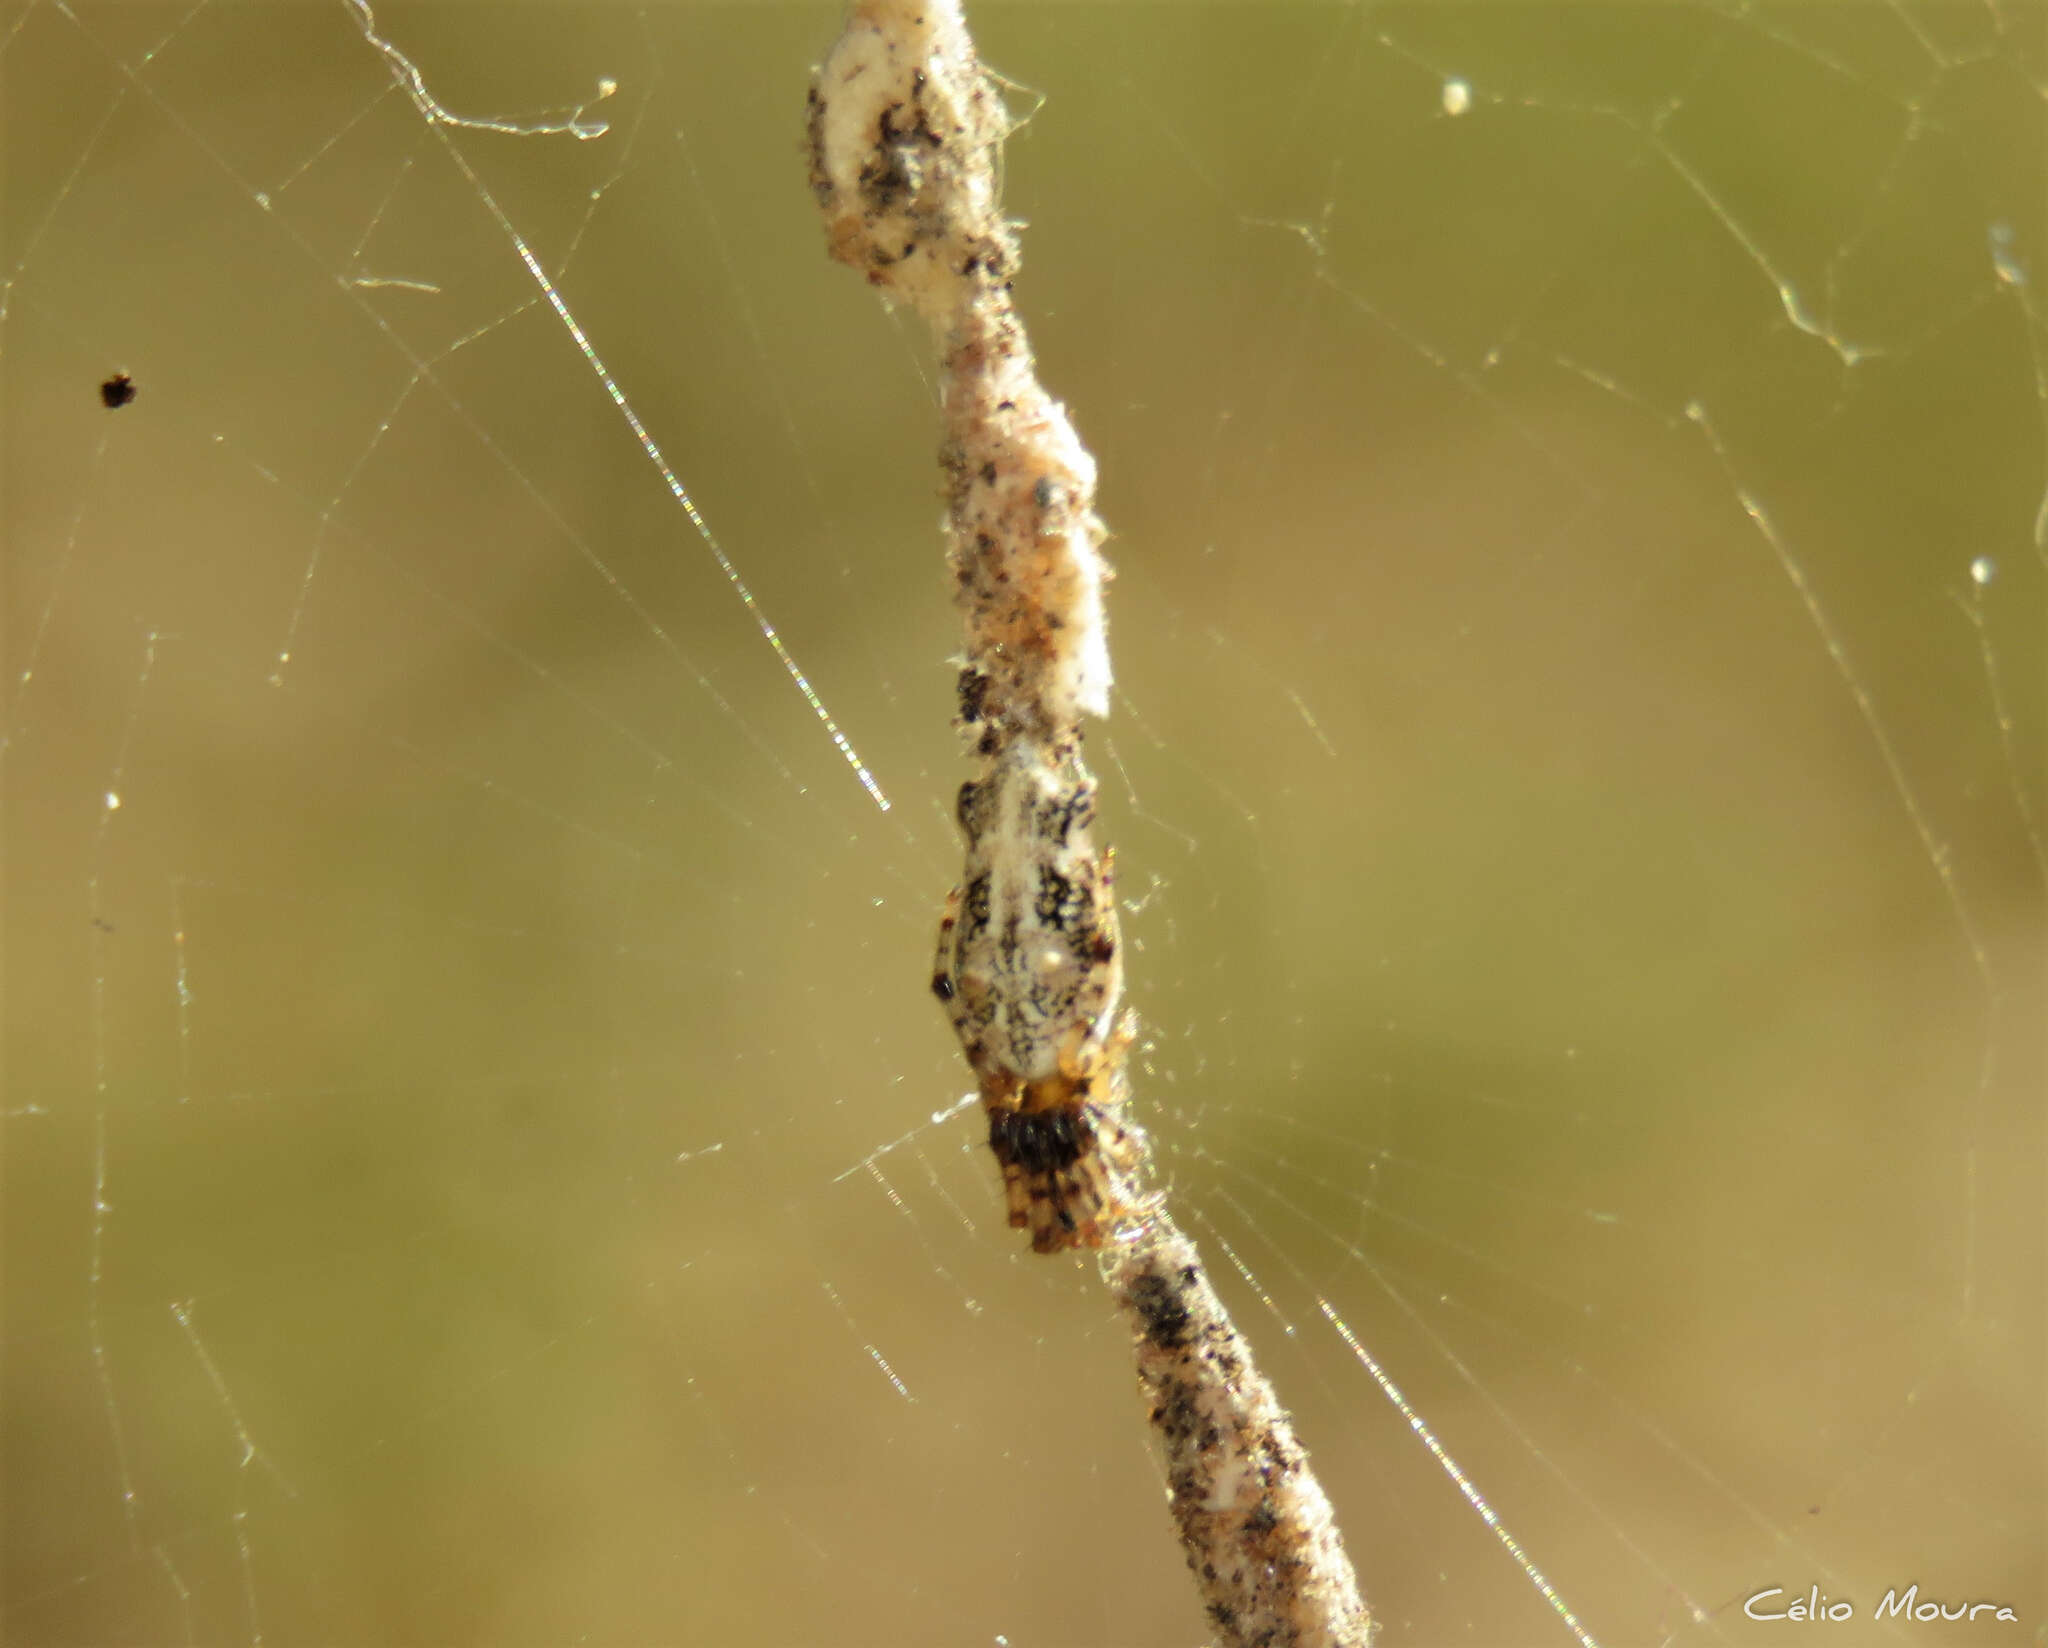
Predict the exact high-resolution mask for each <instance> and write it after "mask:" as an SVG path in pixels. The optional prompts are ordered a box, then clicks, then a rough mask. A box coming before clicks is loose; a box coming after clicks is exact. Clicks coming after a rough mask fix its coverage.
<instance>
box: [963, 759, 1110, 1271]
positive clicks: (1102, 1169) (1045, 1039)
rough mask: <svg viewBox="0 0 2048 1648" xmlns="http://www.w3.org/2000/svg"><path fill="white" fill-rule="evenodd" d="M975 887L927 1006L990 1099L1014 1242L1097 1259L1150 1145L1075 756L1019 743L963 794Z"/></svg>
mask: <svg viewBox="0 0 2048 1648" xmlns="http://www.w3.org/2000/svg"><path fill="white" fill-rule="evenodd" d="M958 811H959V819H960V828H961V833H962V834H963V835H964V836H965V837H966V839H967V875H966V880H965V881H964V882H963V883H962V884H961V885H960V886H959V887H957V888H955V889H954V890H953V892H952V894H951V895H950V896H949V897H948V899H947V900H946V912H945V915H944V916H943V917H941V919H940V921H939V939H938V953H937V956H936V957H935V958H934V961H933V964H932V992H933V994H934V995H936V996H937V997H938V998H939V1001H940V1002H941V1004H942V1005H943V1006H944V1007H945V1009H946V1013H947V1016H948V1017H949V1018H950V1019H951V1020H952V1023H953V1031H954V1034H956V1035H957V1036H959V1038H960V1045H961V1047H962V1049H963V1050H964V1051H965V1052H966V1054H967V1062H968V1063H969V1064H970V1065H971V1066H972V1067H973V1069H974V1073H975V1076H976V1078H977V1079H978V1080H979V1082H980V1084H981V1102H982V1108H983V1109H984V1110H985V1111H986V1112H987V1114H988V1124H989V1129H988V1142H989V1148H990V1150H992V1151H993V1152H994V1153H995V1158H996V1162H997V1165H998V1166H999V1167H1000V1168H1001V1169H1002V1174H1003V1196H1004V1201H1005V1203H1006V1204H1007V1207H1008V1212H1009V1221H1010V1225H1011V1227H1012V1228H1013V1229H1018V1230H1029V1231H1030V1232H1031V1246H1032V1249H1033V1250H1034V1251H1035V1252H1039V1253H1057V1252H1059V1251H1061V1250H1062V1249H1064V1248H1069V1247H1100V1246H1101V1245H1102V1244H1103V1242H1104V1241H1105V1240H1107V1239H1108V1238H1109V1236H1110V1234H1111V1232H1112V1230H1113V1229H1114V1227H1115V1226H1116V1224H1117V1223H1118V1222H1119V1221H1120V1220H1121V1219H1123V1218H1124V1217H1126V1216H1127V1215H1129V1214H1131V1213H1132V1212H1134V1211H1136V1209H1134V1208H1133V1207H1131V1206H1129V1205H1127V1204H1126V1202H1125V1200H1124V1198H1123V1196H1122V1193H1121V1191H1120V1188H1119V1187H1120V1186H1121V1185H1122V1184H1123V1183H1125V1182H1126V1181H1127V1180H1128V1177H1129V1175H1130V1173H1131V1171H1132V1170H1133V1169H1134V1168H1135V1167H1136V1165H1137V1163H1138V1162H1139V1160H1140V1159H1141V1157H1142V1154H1143V1134H1142V1133H1141V1132H1140V1131H1139V1130H1138V1129H1137V1128H1136V1127H1134V1126H1132V1125H1130V1124H1129V1123H1126V1122H1124V1121H1122V1120H1121V1119H1120V1112H1121V1110H1122V1098H1123V1088H1122V1081H1123V1058H1124V1054H1125V1052H1126V1050H1127V1049H1128V1048H1129V1046H1130V1043H1131V1040H1132V1037H1133V1035H1134V1033H1135V1032H1134V1030H1133V1028H1132V1024H1131V1020H1130V1018H1129V1016H1128V1015H1126V1016H1125V1017H1124V1019H1123V1020H1122V1022H1121V1023H1119V1021H1118V1017H1117V998H1118V997H1119V995H1120V994H1121V993H1122V989H1123V962H1122V956H1121V954H1120V950H1119V944H1118V937H1117V923H1116V900H1115V894H1114V880H1115V868H1114V861H1113V857H1112V855H1111V854H1110V853H1109V852H1108V851H1107V850H1106V849H1104V850H1100V851H1098V850H1097V848H1096V846H1095V843H1094V837H1093V832H1092V826H1093V824H1094V820H1095V782H1094V780H1093V779H1091V778H1089V777H1088V775H1087V773H1086V772H1085V771H1083V770H1082V768H1081V765H1080V761H1079V759H1078V756H1077V755H1076V753H1075V752H1074V750H1073V748H1072V746H1071V745H1056V746H1053V747H1051V748H1047V747H1045V746H1043V745H1041V744H1040V743H1038V742H1037V741H1035V740H1032V739H1029V738H1024V737H1016V738H1014V739H1012V740H1011V741H1010V742H1009V743H1008V744H1007V745H1006V746H1005V747H1003V748H1001V749H999V750H997V751H996V752H995V753H994V754H993V756H992V758H991V760H990V763H989V767H988V771H987V773H986V775H985V776H984V777H982V778H980V779H978V780H975V781H973V782H970V783H967V784H963V785H962V786H961V787H960V801H959V809H958Z"/></svg>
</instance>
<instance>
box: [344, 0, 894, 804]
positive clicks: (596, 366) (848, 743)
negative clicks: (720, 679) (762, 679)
mask: <svg viewBox="0 0 2048 1648" xmlns="http://www.w3.org/2000/svg"><path fill="white" fill-rule="evenodd" d="M350 3H351V5H352V6H353V7H354V9H355V12H356V15H357V16H358V17H359V18H360V19H361V22H362V29H363V37H364V39H365V40H367V41H368V42H369V44H370V45H371V46H373V47H375V48H376V50H377V51H378V52H379V53H380V54H381V55H382V56H383V58H384V60H385V61H386V62H387V63H389V64H390V65H391V69H392V73H393V74H394V76H395V77H396V78H397V81H398V83H399V85H400V86H401V87H402V88H403V90H404V91H405V94H406V96H408V97H409V98H411V99H412V101H413V105H414V106H415V107H416V108H417V109H418V110H419V111H420V113H421V114H422V115H424V116H425V117H426V118H427V119H428V120H429V121H430V122H432V123H433V124H435V125H441V126H482V127H484V128H485V129H488V130H531V131H533V132H535V133H542V132H567V133H569V134H570V135H573V136H575V137H578V138H589V137H595V136H597V135H599V134H600V133H601V132H603V131H604V130H605V128H604V126H603V125H602V124H597V125H587V124H584V123H583V122H582V121H581V120H580V119H576V120H571V121H570V122H568V123H566V124H556V125H549V126H541V127H533V128H513V127H508V126H505V125H503V124H501V123H492V122H478V121H472V120H465V119H461V118H459V117H458V116H455V115H452V114H450V113H449V112H448V111H447V110H446V109H444V108H443V107H442V106H441V104H440V103H439V102H437V101H436V100H435V98H434V97H433V95H432V94H431V93H430V92H428V90H427V85H426V81H425V80H424V79H423V78H422V77H421V75H420V71H419V70H418V69H417V68H415V67H414V66H413V63H412V60H411V59H410V58H409V57H407V56H406V55H405V53H403V52H402V51H400V50H399V49H398V48H397V47H396V46H394V45H393V44H392V43H391V42H390V41H388V40H386V39H385V38H384V37H383V36H382V35H380V34H378V33H377V22H376V17H375V14H374V13H373V12H372V11H371V10H370V7H369V5H368V3H367V0H350ZM600 95H601V96H609V95H610V89H609V83H606V84H605V85H603V86H601V87H600ZM579 114H580V111H579ZM449 157H450V158H451V159H452V160H453V161H454V162H455V164H456V165H457V166H458V167H460V168H461V169H462V173H463V175H464V176H465V177H466V178H468V180H469V182H470V185H471V186H472V187H473V188H474V189H475V190H476V192H477V198H478V199H479V200H481V201H482V202H483V204H484V206H485V208H486V209H487V210H488V211H489V212H490V214H491V216H492V217H493V218H495V219H496V220H497V224H498V227H499V228H500V229H502V230H503V231H504V232H505V234H506V236H507V237H508V238H509V239H510V240H511V242H512V245H513V247H514V249H515V250H517V252H518V253H519V260H520V262H522V263H524V264H525V265H526V272H527V273H528V274H530V275H531V276H532V277H533V280H534V284H535V285H536V286H538V287H539V288H540V290H541V295H542V296H543V297H545V298H546V299H547V300H548V307H549V308H551V309H553V310H554V312H555V316H556V318H557V319H559V320H560V321H561V323H562V325H563V326H565V327H566V328H567V329H568V332H569V336H570V337H572V338H574V339H575V340H576V347H577V348H578V349H580V350H581V351H582V352H583V358H584V359H585V360H586V361H588V362H589V363H590V369H591V370H592V371H593V372H595V373H596V374H597V379H598V382H600V383H601V384H603V385H604V389H605V393H606V394H607V395H609V396H611V398H612V404H613V405H614V406H616V407H617V408H618V409H619V412H620V414H621V415H622V416H623V417H624V418H625V420H626V425H627V427H628V428H630V429H631V430H632V431H633V438H634V439H635V440H637V441H638V442H639V443H640V450H641V451H642V452H645V453H646V454H647V458H648V461H649V462H650V463H652V464H653V465H654V467H655V468H656V469H657V470H658V471H659V472H660V474H661V478H662V480H663V481H664V482H666V483H667V485H668V490H669V495H670V496H671V497H673V498H674V499H675V501H676V502H677V503H679V504H681V505H682V506H683V513H684V514H685V515H687V516H689V518H690V525H692V526H693V527H695V528H696V529H697V536H698V537H699V538H701V539H703V540H704V547H705V548H707V549H708V550H710V551H711V554H712V557H713V559H715V560H716V561H717V562H718V570H719V571H720V572H722V573H724V574H725V581H726V582H727V583H728V584H730V585H731V586H732V588H733V592H734V593H735V594H737V595H738V596H739V598H740V602H741V604H742V605H743V606H745V607H746V609H747V614H748V616H749V617H751V618H752V619H753V620H754V627H755V628H756V629H758V630H759V631H760V632H761V638H762V639H763V640H764V641H766V642H767V643H768V645H769V647H770V648H771V649H772V650H773V651H774V653H775V656H776V657H777V658H778V659H780V660H781V662H782V667H783V668H784V669H785V670H786V671H788V672H789V678H790V680H792V681H794V682H795V683H796V689H797V691H798V692H800V693H802V694H803V695H804V702H805V703H806V704H808V705H810V706H811V712H812V713H813V714H814V715H816V716H817V718H818V720H819V722H820V723H822V724H823V726H824V728H825V731H826V732H827V733H828V734H829V735H830V737H831V739H832V744H833V747H834V748H836V749H837V750H838V751H839V753H840V754H841V755H843V756H844V757H845V758H846V764H847V765H848V766H849V767H851V768H852V769H853V772H854V776H855V777H856V778H858V779H859V780H860V783H861V788H862V789H864V790H866V791H867V792H868V795H869V796H870V797H871V798H873V800H874V803H875V805H876V806H877V807H880V808H881V809H882V811H883V812H887V811H888V810H889V798H888V797H887V796H886V795H884V794H883V793H882V786H881V785H879V784H877V783H876V782H875V775H874V774H873V773H871V772H869V771H868V769H867V764H866V763H865V762H864V761H862V760H861V758H860V755H859V752H857V751H856V750H855V749H854V747H853V742H852V740H850V739H849V738H848V737H847V736H846V734H845V733H843V732H841V731H840V730H839V723H838V722H837V721H835V720H833V719H832V713H831V711H829V710H828V709H826V708H825V701H824V700H823V699H822V698H820V697H819V696H818V692H817V689H816V688H815V687H813V686H812V685H811V682H810V677H809V676H807V675H805V674H804V672H803V669H802V667H801V666H800V665H799V664H798V663H797V661H796V658H795V657H794V655H792V654H791V652H790V650H789V648H788V646H787V645H785V644H784V642H783V639H782V635H781V633H780V632H779V631H778V630H777V629H776V628H775V626H774V625H773V624H771V623H770V622H769V621H768V615H767V614H766V613H764V612H763V611H762V610H761V604H760V602H758V601H756V600H755V599H754V592H753V591H752V590H751V589H749V588H748V587H747V581H746V580H745V579H744V578H742V577H741V576H740V572H739V568H738V567H736V566H734V565H733V564H732V557H731V556H729V555H727V554H726V552H725V546H724V545H723V544H721V543H720V542H719V541H718V539H717V537H716V536H715V535H714V534H713V533H712V531H711V525H710V523H709V522H708V521H706V520H705V519H704V517H703V515H702V513H701V512H700V511H699V510H698V508H697V504H696V500H695V499H693V498H692V497H691V496H690V491H689V488H688V487H686V486H684V485H683V483H682V480H681V478H680V477H679V476H678V475H677V474H676V472H675V471H674V470H673V469H671V468H670V467H669V462H668V459H666V458H665V457H663V456H662V453H661V448H660V446H658V445H657V444H656V443H655V439H654V437H653V436H652V435H650V434H649V433H648V432H647V426H646V425H645V424H644V423H642V422H641V421H640V414H639V413H637V412H635V411H634V410H633V403H632V402H631V401H629V400H627V399H626V394H625V391H624V390H622V389H621V388H620V387H619V386H618V382H617V380H616V379H614V378H613V377H612V374H611V368H610V367H608V366H606V365H605V363H604V357H603V356H601V355H599V354H598V352H597V350H596V349H595V348H594V347H592V345H591V342H590V339H589V337H588V336H587V335H586V334H585V333H584V330H583V328H582V327H581V326H579V325H578V324H577V322H576V317H575V316H574V315H573V314H571V313H570V312H569V305H568V304H567V303H566V302H565V301H564V300H563V298H562V294H561V293H560V292H558V291H556V290H555V283H554V282H553V281H552V280H550V279H549V278H548V275H547V271H546V270H545V269H543V268H541V266H540V259H538V258H537V257H535V256H534V255H533V249H532V248H531V247H529V246H528V245H527V244H526V238H525V237H524V236H523V235H521V234H520V233H519V231H518V230H517V229H515V228H514V227H513V226H512V222H511V220H510V219H509V218H507V217H506V216H505V214H504V213H503V212H502V211H501V210H499V208H498V203H497V201H496V200H495V199H493V198H492V196H491V192H490V191H489V190H488V189H486V188H485V187H484V185H483V180H482V179H481V178H479V177H478V176H477V175H476V173H475V172H474V171H472V170H471V169H470V165H469V162H468V161H467V160H465V159H464V158H463V156H462V152H461V151H460V150H459V149H455V148H452V147H451V148H450V150H449Z"/></svg>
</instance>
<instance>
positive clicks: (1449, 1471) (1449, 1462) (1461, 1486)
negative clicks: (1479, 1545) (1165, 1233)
mask: <svg viewBox="0 0 2048 1648" xmlns="http://www.w3.org/2000/svg"><path fill="white" fill-rule="evenodd" d="M1316 1304H1317V1306H1318V1307H1319V1308H1320V1309H1321V1311H1322V1313H1323V1315H1324V1317H1325V1318H1326V1319H1327V1320H1328V1322H1329V1324H1330V1326H1331V1327H1333V1328H1335V1329H1336V1330H1337V1336H1338V1337H1339V1338H1341V1339H1342V1340H1343V1341H1344V1343H1345V1344H1346V1345H1348V1346H1350V1347H1351V1354H1352V1355H1353V1356H1355V1357H1357V1358H1358V1361H1359V1365H1360V1366H1361V1367H1363V1368H1364V1369H1365V1371H1366V1372H1367V1373H1369V1374H1371V1375H1372V1381H1373V1383H1374V1384H1376V1385H1378V1386H1379V1388H1380V1390H1381V1392H1382V1393H1383V1394H1384V1395H1385V1397H1386V1399H1387V1400H1388V1401H1389V1402H1391V1403H1393V1404H1394V1406H1395V1407H1396V1408H1398V1409H1400V1410H1401V1417H1402V1418H1403V1419H1405V1420H1407V1421H1408V1428H1409V1429H1410V1430H1411V1431H1413V1432H1414V1433H1415V1434H1416V1436H1417V1437H1419V1438H1420V1439H1421V1442H1422V1445H1423V1446H1424V1447H1425V1448H1427V1449H1428V1450H1429V1451H1430V1455H1431V1457H1433V1458H1434V1459H1435V1460H1436V1462H1437V1464H1439V1465H1440V1466H1442V1467H1443V1472H1444V1475H1446V1476H1448V1477H1449V1478H1450V1479H1451V1480H1452V1481H1453V1482H1454V1483H1456V1484H1457V1488H1458V1492H1459V1493H1461V1494H1463V1495H1464V1496H1465V1503H1466V1504H1468V1505H1470V1506H1471V1507H1472V1509H1473V1510H1475V1511H1477V1512H1478V1513H1479V1520H1480V1521H1482V1522H1484V1523H1485V1524H1486V1525H1487V1527H1489V1528H1491V1529H1492V1530H1493V1537H1494V1538H1495V1539H1497V1540H1499V1541H1500V1542H1501V1545H1502V1546H1503V1547H1504V1548H1505V1549H1506V1551H1507V1553H1508V1555H1509V1556H1511V1557H1513V1558H1514V1559H1515V1561H1516V1562H1517V1563H1518V1564H1520V1566H1521V1569H1522V1572H1523V1574H1524V1575H1526V1576H1527V1577H1528V1581H1529V1583H1530V1584H1531V1585H1533V1586H1535V1587H1536V1589H1537V1590H1538V1591H1539V1592H1540V1593H1541V1594H1542V1597H1543V1600H1544V1601H1545V1602H1547V1603H1549V1604H1550V1607H1551V1611H1552V1612H1553V1613H1555V1614H1556V1615H1557V1617H1558V1618H1559V1619H1561V1620H1563V1621H1564V1624H1565V1628H1566V1629H1567V1630H1569V1631H1570V1632H1571V1634H1572V1635H1573V1636H1575V1637H1577V1638H1578V1639H1579V1642H1580V1644H1581V1645H1582V1648H1600V1645H1599V1642H1598V1640H1597V1639H1596V1638H1595V1637H1594V1635H1593V1633H1592V1632H1591V1631H1589V1630H1587V1629H1586V1628H1585V1626H1583V1625H1581V1624H1580V1623H1579V1616H1578V1615H1577V1614H1575V1613H1573V1612H1572V1611H1571V1609H1570V1608H1569V1607H1567V1606H1566V1605H1565V1600H1564V1598H1563V1597H1561V1596H1559V1595H1558V1594H1557V1588H1556V1587H1555V1586H1553V1585H1552V1584H1551V1583H1550V1581H1549V1580H1547V1579H1545V1578H1544V1577H1543V1570H1542V1569H1541V1568H1539V1567H1537V1566H1536V1564H1535V1563H1533V1562H1531V1561H1530V1560H1529V1553H1528V1552H1526V1551H1524V1550H1523V1549H1522V1542H1521V1541H1520V1540H1519V1539H1517V1538H1515V1536H1514V1535H1513V1534H1511V1533H1509V1532H1508V1528H1507V1524H1506V1523H1504V1522H1502V1521H1501V1519H1500V1513H1499V1512H1497V1511H1496V1510H1494V1508H1493V1507H1492V1506H1491V1505H1489V1504H1487V1502H1486V1496H1485V1495H1484V1494H1482V1493H1481V1492H1480V1491H1479V1490H1478V1489H1477V1488H1476V1487H1474V1486H1473V1484H1472V1479H1471V1478H1470V1477H1469V1476H1467V1475H1466V1474H1465V1472H1464V1471H1463V1469H1461V1468H1460V1466H1459V1464H1458V1462H1457V1461H1456V1460H1455V1459H1453V1458H1452V1457H1451V1456H1450V1453H1449V1451H1448V1450H1447V1449H1446V1448H1445V1447H1444V1445H1443V1444H1442V1443H1441V1442H1439V1441H1438V1440H1437V1439H1436V1432H1434V1431H1432V1430H1431V1429H1430V1428H1429V1422H1428V1421H1427V1420H1426V1419H1424V1418H1423V1417H1422V1415H1421V1414H1419V1413H1417V1412H1416V1411H1415V1410H1414V1409H1413V1408H1411V1407H1410V1406H1409V1405H1408V1398H1407V1397H1405V1396H1403V1395H1402V1394H1401V1387H1400V1386H1399V1385H1397V1384H1395V1383H1394V1381H1393V1380H1392V1379H1390V1378H1388V1377H1387V1371H1386V1369H1384V1368H1382V1367H1381V1366H1380V1365H1379V1363H1377V1362H1375V1361H1374V1360H1373V1356H1372V1352H1371V1351H1369V1350H1367V1349H1366V1348H1365V1346H1364V1345H1362V1344H1360V1343H1359V1341H1358V1336H1357V1335H1356V1334H1355V1333H1353V1332H1352V1331H1351V1329H1350V1327H1349V1325H1348V1324H1347V1323H1346V1322H1345V1320H1344V1318H1343V1317H1341V1316H1339V1315H1338V1314H1337V1313H1336V1312H1335V1311H1334V1310H1332V1309H1331V1308H1330V1301H1329V1300H1327V1299H1325V1298H1323V1297H1321V1295H1318V1296H1317V1298H1316Z"/></svg>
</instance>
